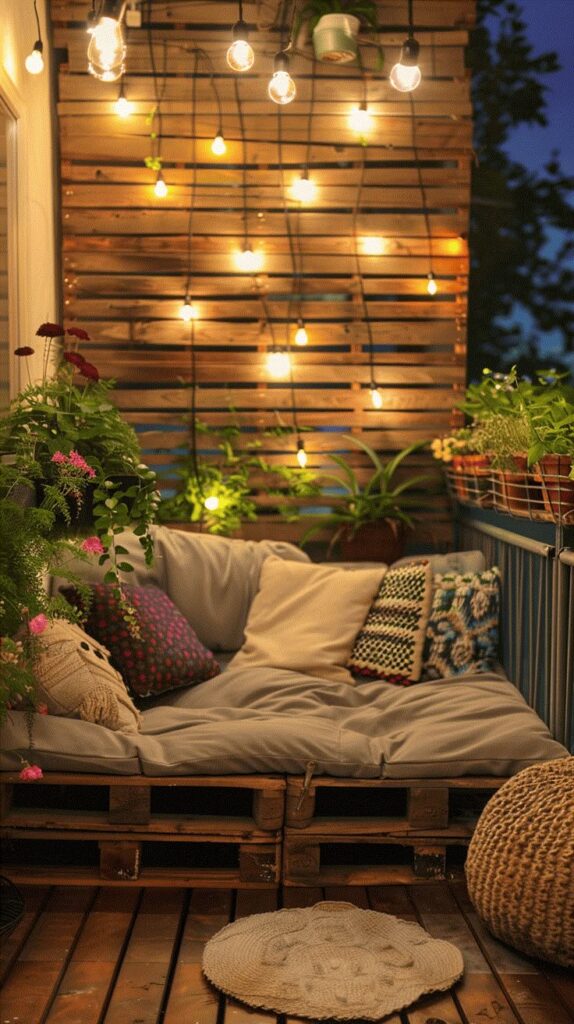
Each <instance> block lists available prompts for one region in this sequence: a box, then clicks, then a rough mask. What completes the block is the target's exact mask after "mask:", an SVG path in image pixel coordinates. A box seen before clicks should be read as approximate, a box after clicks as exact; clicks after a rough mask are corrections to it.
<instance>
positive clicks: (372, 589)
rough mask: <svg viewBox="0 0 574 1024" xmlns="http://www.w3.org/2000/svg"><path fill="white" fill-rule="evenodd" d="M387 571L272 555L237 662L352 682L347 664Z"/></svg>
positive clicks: (381, 567)
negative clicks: (284, 558)
mask: <svg viewBox="0 0 574 1024" xmlns="http://www.w3.org/2000/svg"><path fill="white" fill-rule="evenodd" d="M385 571H386V570H385V567H384V566H379V567H378V568H376V569H358V570H356V571H355V572H348V571H347V570H346V569H340V568H338V567H337V566H331V565H315V564H313V563H307V564H305V563H297V562H285V561H283V560H282V559H280V558H275V557H273V556H271V557H269V558H267V559H266V561H265V562H264V563H263V565H262V568H261V574H260V577H259V590H258V592H257V594H256V595H255V598H254V601H253V604H252V605H251V610H250V612H249V617H248V619H247V625H246V627H245V643H244V644H243V647H242V648H241V650H240V651H238V653H237V654H236V655H235V658H234V659H233V661H232V662H231V664H232V666H233V667H234V668H238V667H241V668H243V667H245V666H247V665H248V666H255V665H269V666H271V667H273V668H280V669H290V670H291V671H293V672H303V673H305V674H306V675H308V676H315V677H318V678H319V679H327V680H330V681H332V682H346V683H351V684H352V683H353V677H352V676H351V673H350V672H349V671H348V669H347V668H345V665H346V663H347V661H348V659H349V655H350V653H351V649H352V646H353V642H354V640H355V637H356V635H357V633H358V632H359V630H360V628H361V626H362V625H363V623H364V621H365V619H366V617H367V614H368V611H369V608H370V606H371V602H372V600H373V598H374V596H375V594H376V593H377V590H378V588H379V584H380V582H381V579H382V577H383V575H384V572H385Z"/></svg>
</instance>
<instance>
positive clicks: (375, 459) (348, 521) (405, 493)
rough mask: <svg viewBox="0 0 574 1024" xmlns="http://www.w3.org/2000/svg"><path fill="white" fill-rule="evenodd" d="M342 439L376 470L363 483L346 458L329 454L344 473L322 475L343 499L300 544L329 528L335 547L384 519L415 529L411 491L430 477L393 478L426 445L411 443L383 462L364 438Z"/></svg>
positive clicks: (311, 528)
mask: <svg viewBox="0 0 574 1024" xmlns="http://www.w3.org/2000/svg"><path fill="white" fill-rule="evenodd" d="M341 436H342V438H343V439H344V440H346V441H350V442H351V444H354V445H355V446H356V447H357V448H359V449H360V450H361V451H363V452H364V453H365V454H366V455H367V456H368V458H369V460H370V462H371V464H372V467H373V470H372V473H371V476H370V477H369V479H368V480H367V482H366V483H365V484H361V482H360V480H359V476H358V473H357V472H356V470H355V469H354V468H353V466H352V465H351V464H350V462H349V461H348V460H347V459H346V458H345V457H344V456H342V455H338V454H335V453H332V454H330V455H329V458H330V459H331V461H332V462H333V463H334V464H335V465H336V466H338V468H339V469H340V470H341V475H340V476H338V475H335V474H322V476H323V478H324V479H330V480H332V482H333V483H334V484H336V485H337V487H339V488H342V489H343V491H344V492H345V493H344V499H343V502H342V504H341V505H340V506H339V507H338V508H337V509H335V510H334V511H333V512H331V513H329V514H328V515H326V516H321V517H320V518H319V520H318V522H317V523H315V524H313V525H312V526H311V527H310V528H309V529H308V530H307V531H306V533H305V534H304V536H303V538H302V541H301V543H302V544H306V543H307V541H308V540H309V539H310V538H311V537H312V536H314V534H316V533H317V532H319V531H320V530H323V529H325V528H327V529H331V530H333V531H334V533H333V537H332V539H331V543H330V547H332V546H333V545H334V544H335V543H336V542H337V540H338V539H339V538H340V537H341V536H343V535H345V534H346V535H348V536H351V537H352V536H354V535H355V534H356V533H357V531H358V530H359V529H360V528H361V526H364V525H365V524H367V523H374V522H380V521H383V520H384V521H387V522H392V523H396V524H399V523H403V524H404V525H405V526H408V527H411V528H412V527H413V525H414V523H413V519H412V517H411V515H410V514H409V512H408V511H407V510H408V509H410V508H412V507H413V505H414V504H415V503H416V502H415V501H413V495H412V493H410V492H412V491H413V490H414V489H416V488H417V487H420V486H421V485H422V484H424V483H427V482H428V481H429V480H430V479H431V477H430V475H429V474H428V473H418V474H415V475H413V476H410V477H408V478H407V479H406V480H404V481H403V482H402V483H400V484H395V483H394V478H395V474H396V472H397V470H398V468H399V466H401V464H402V463H403V462H404V460H405V459H406V458H408V456H409V455H412V453H413V452H415V451H419V450H420V449H421V448H423V447H424V444H425V443H426V442H423V443H420V444H419V443H417V444H411V445H409V446H408V447H407V448H404V449H403V450H402V451H400V452H397V454H396V455H394V456H393V457H392V458H391V459H389V460H388V462H383V461H382V460H381V459H380V457H379V455H378V454H377V453H376V451H375V450H374V449H373V448H371V447H370V445H368V444H367V443H366V442H365V441H363V440H362V439H361V438H358V437H353V436H352V435H350V434H342V435H341Z"/></svg>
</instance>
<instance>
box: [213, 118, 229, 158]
mask: <svg viewBox="0 0 574 1024" xmlns="http://www.w3.org/2000/svg"><path fill="white" fill-rule="evenodd" d="M211 152H212V153H213V155H214V156H223V154H224V153H226V152H227V146H226V144H225V139H224V138H223V128H222V127H221V125H220V126H219V128H218V129H217V132H216V134H215V138H214V140H213V142H212V143H211Z"/></svg>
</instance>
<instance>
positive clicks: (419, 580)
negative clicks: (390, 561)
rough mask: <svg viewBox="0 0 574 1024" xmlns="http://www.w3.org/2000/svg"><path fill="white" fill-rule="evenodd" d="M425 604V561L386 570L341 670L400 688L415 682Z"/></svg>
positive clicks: (428, 577) (428, 579)
mask: <svg viewBox="0 0 574 1024" xmlns="http://www.w3.org/2000/svg"><path fill="white" fill-rule="evenodd" d="M431 604H432V571H431V567H430V565H429V564H428V562H427V563H423V564H418V565H402V566H400V567H399V568H397V569H389V570H388V571H387V572H386V573H385V576H384V577H383V581H382V583H381V586H380V588H379V592H378V594H377V596H376V597H375V600H374V601H373V604H372V605H371V609H370V611H369V614H368V616H367V619H366V621H365V624H364V625H363V628H362V629H361V632H360V633H359V635H358V636H357V638H356V640H355V644H354V647H353V651H352V653H351V657H350V660H349V663H348V665H347V668H349V669H350V671H351V672H352V673H353V675H356V676H365V677H366V678H368V679H384V680H386V681H387V682H389V683H397V684H398V685H400V686H409V685H410V684H411V683H416V682H418V680H419V679H420V677H421V672H422V659H423V649H424V642H425V633H426V629H427V624H428V620H429V615H430V610H431Z"/></svg>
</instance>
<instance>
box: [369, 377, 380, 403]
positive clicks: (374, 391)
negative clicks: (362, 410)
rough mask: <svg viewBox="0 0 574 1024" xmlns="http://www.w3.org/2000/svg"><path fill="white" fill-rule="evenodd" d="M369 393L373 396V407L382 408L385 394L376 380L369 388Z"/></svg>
mask: <svg viewBox="0 0 574 1024" xmlns="http://www.w3.org/2000/svg"><path fill="white" fill-rule="evenodd" d="M369 395H370V396H371V404H372V406H373V409H382V408H383V396H382V394H381V392H380V390H379V388H378V387H377V385H376V384H375V382H374V381H373V383H372V384H371V387H370V388H369Z"/></svg>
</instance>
